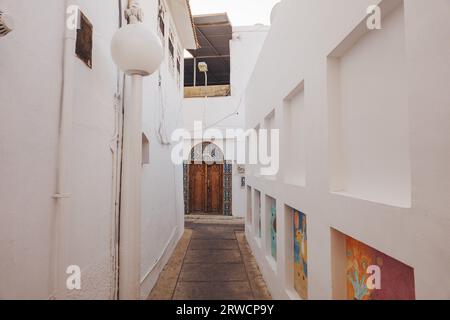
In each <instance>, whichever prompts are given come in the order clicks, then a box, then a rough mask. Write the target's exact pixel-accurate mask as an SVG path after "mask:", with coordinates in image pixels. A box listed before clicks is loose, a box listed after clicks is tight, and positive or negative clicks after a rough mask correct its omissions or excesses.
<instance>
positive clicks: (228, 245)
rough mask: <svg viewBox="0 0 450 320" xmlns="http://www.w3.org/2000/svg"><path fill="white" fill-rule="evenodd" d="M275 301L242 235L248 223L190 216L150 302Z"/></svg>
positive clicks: (238, 220) (237, 219) (216, 217)
mask: <svg viewBox="0 0 450 320" xmlns="http://www.w3.org/2000/svg"><path fill="white" fill-rule="evenodd" d="M170 299H172V300H211V299H212V300H268V299H271V296H270V293H269V292H268V290H267V287H266V285H265V282H264V280H263V278H262V275H261V273H260V272H259V269H258V266H257V264H256V261H255V259H254V257H253V255H252V254H251V252H250V248H249V247H248V244H247V241H246V240H245V233H244V220H243V219H240V218H232V217H223V216H189V217H187V218H186V231H185V233H184V235H183V238H182V239H181V241H180V242H179V244H178V245H177V247H176V249H175V251H174V253H173V255H172V257H171V258H170V260H169V262H168V264H167V265H166V267H165V268H164V270H163V271H162V273H161V275H160V277H159V280H158V282H157V284H156V285H155V287H154V289H153V291H152V292H151V294H150V296H149V300H170Z"/></svg>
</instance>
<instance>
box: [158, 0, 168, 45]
mask: <svg viewBox="0 0 450 320" xmlns="http://www.w3.org/2000/svg"><path fill="white" fill-rule="evenodd" d="M165 12H166V10H165V9H164V6H163V4H162V1H161V0H159V10H158V33H159V36H160V38H161V40H162V42H163V44H164V40H165V35H166V23H165V22H164V16H165Z"/></svg>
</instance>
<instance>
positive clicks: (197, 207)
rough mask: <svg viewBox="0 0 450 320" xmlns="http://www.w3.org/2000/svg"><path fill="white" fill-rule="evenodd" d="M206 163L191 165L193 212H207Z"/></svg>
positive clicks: (191, 204)
mask: <svg viewBox="0 0 450 320" xmlns="http://www.w3.org/2000/svg"><path fill="white" fill-rule="evenodd" d="M205 178H206V177H205V165H203V164H192V165H191V166H190V192H191V194H190V200H191V201H190V207H191V210H190V211H191V212H205V209H206V208H205V195H206V193H205V181H206V180H205Z"/></svg>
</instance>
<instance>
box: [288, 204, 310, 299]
mask: <svg viewBox="0 0 450 320" xmlns="http://www.w3.org/2000/svg"><path fill="white" fill-rule="evenodd" d="M292 211H293V218H294V223H293V225H294V289H295V291H297V293H298V294H299V296H300V297H301V298H303V299H308V262H307V261H308V239H307V236H306V215H305V214H304V213H302V212H300V211H297V210H295V209H292Z"/></svg>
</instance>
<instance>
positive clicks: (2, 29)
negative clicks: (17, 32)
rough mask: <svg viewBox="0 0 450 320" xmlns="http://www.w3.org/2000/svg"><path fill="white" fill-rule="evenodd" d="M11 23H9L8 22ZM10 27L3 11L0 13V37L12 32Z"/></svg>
mask: <svg viewBox="0 0 450 320" xmlns="http://www.w3.org/2000/svg"><path fill="white" fill-rule="evenodd" d="M10 22H11V21H10ZM11 28H12V26H8V24H7V21H6V16H5V15H4V13H3V11H0V37H4V36H6V35H7V34H8V33H10V32H11V31H12V29H11Z"/></svg>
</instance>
